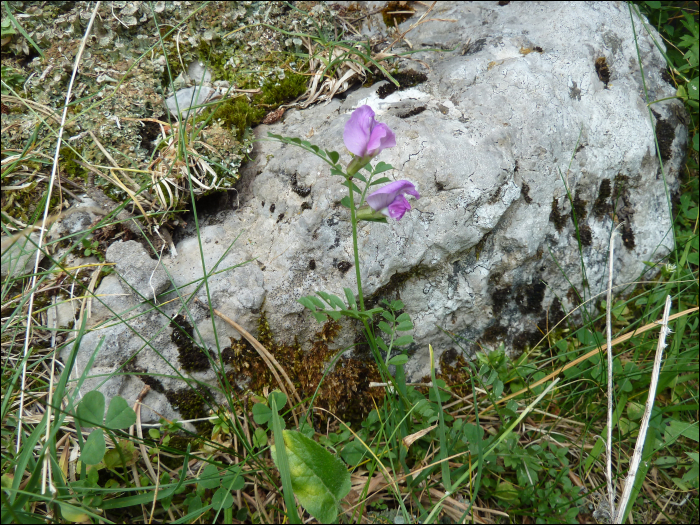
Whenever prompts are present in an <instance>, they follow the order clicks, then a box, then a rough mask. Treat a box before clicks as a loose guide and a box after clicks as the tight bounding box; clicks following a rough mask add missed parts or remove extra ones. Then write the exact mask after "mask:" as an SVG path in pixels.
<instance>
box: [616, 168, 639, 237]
mask: <svg viewBox="0 0 700 525" xmlns="http://www.w3.org/2000/svg"><path fill="white" fill-rule="evenodd" d="M628 183H629V178H628V177H627V176H626V175H621V174H618V175H617V177H615V186H614V188H613V195H614V201H615V215H616V216H617V217H616V218H617V220H618V221H620V222H622V244H623V245H624V246H625V248H627V249H628V250H633V249H634V247H635V242H634V231H633V230H632V217H633V216H634V208H633V207H632V203H631V201H630V196H629V189H628V188H627V185H628Z"/></svg>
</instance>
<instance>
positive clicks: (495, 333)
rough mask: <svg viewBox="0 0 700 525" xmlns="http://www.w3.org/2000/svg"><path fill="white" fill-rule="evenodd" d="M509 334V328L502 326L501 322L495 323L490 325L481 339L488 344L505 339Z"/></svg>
mask: <svg viewBox="0 0 700 525" xmlns="http://www.w3.org/2000/svg"><path fill="white" fill-rule="evenodd" d="M507 335H508V328H506V327H505V326H502V325H501V324H498V323H496V324H494V325H492V326H489V327H488V328H487V329H486V330H484V333H483V334H482V336H481V340H482V342H484V343H487V344H494V343H497V342H499V341H503V340H504V339H505V338H506V336H507Z"/></svg>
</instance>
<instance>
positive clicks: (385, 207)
mask: <svg viewBox="0 0 700 525" xmlns="http://www.w3.org/2000/svg"><path fill="white" fill-rule="evenodd" d="M404 193H408V194H409V195H413V196H414V197H415V198H416V199H420V194H419V193H418V191H417V190H416V187H415V186H414V185H413V183H411V182H409V181H407V180H397V181H396V182H392V183H391V184H387V185H386V186H384V187H383V188H380V189H378V190H377V191H375V192H373V193H371V194H370V195H368V196H367V204H369V206H370V208H372V209H373V210H375V211H378V212H380V213H382V214H384V215H386V216H388V217H391V218H392V219H396V220H397V221H399V220H401V217H403V215H404V213H406V212H407V211H408V210H410V209H411V205H410V204H409V203H408V200H407V199H406V197H405V196H404Z"/></svg>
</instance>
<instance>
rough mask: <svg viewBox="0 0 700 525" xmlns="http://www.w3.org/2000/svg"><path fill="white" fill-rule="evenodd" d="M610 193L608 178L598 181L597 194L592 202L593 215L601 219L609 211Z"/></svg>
mask: <svg viewBox="0 0 700 525" xmlns="http://www.w3.org/2000/svg"><path fill="white" fill-rule="evenodd" d="M611 194H612V190H611V184H610V179H605V180H602V181H600V187H599V188H598V196H597V197H596V199H595V203H594V204H593V216H594V217H595V218H596V219H602V218H603V217H604V216H606V215H608V214H609V213H610V195H611Z"/></svg>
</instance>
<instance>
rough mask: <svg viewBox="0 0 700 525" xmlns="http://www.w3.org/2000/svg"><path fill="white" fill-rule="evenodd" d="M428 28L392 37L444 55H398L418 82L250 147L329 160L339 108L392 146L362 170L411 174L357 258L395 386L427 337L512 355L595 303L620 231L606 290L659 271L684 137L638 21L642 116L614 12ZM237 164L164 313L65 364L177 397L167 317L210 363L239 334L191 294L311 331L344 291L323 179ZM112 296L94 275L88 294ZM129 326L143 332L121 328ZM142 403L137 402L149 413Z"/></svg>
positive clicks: (310, 162) (334, 194) (142, 286)
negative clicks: (396, 335) (408, 325)
mask: <svg viewBox="0 0 700 525" xmlns="http://www.w3.org/2000/svg"><path fill="white" fill-rule="evenodd" d="M420 14H421V13H420V12H419V13H417V14H416V16H414V17H413V18H411V19H409V20H407V21H405V22H403V23H402V24H401V25H400V29H401V30H405V29H407V28H408V27H409V26H410V24H412V23H413V22H415V21H416V20H417V17H418V16H420ZM431 15H432V16H433V17H435V18H442V19H455V20H456V21H455V22H428V23H425V24H422V25H420V26H419V27H418V28H416V29H415V30H414V31H412V32H411V33H410V34H409V35H408V36H407V38H408V39H409V40H410V41H411V43H412V45H413V47H414V48H421V47H431V48H440V49H443V51H441V52H423V53H418V54H415V55H412V57H413V58H418V59H420V60H421V61H423V62H425V63H426V64H427V65H428V66H430V69H425V70H424V71H422V73H424V74H425V75H426V79H425V81H424V82H422V83H418V84H417V85H414V86H412V87H410V88H402V89H399V90H395V91H393V92H391V91H392V90H391V89H390V88H386V87H385V86H387V85H388V83H385V82H382V83H377V84H375V85H373V86H371V87H368V88H359V89H357V90H356V91H354V92H352V93H350V94H349V95H347V97H346V98H345V99H344V100H339V99H334V100H333V101H331V102H330V103H329V104H327V105H318V106H315V107H312V108H310V109H307V110H304V111H296V110H289V111H288V112H287V114H286V116H285V119H284V121H280V122H278V123H276V124H274V125H270V126H260V127H258V128H257V130H256V134H257V136H258V137H259V138H265V137H266V133H267V132H268V131H272V132H274V133H276V134H281V135H286V136H292V137H300V138H303V139H306V140H310V141H311V142H313V143H314V144H316V145H318V146H319V147H321V148H325V149H329V150H338V151H339V153H340V154H341V159H342V161H343V162H345V163H347V162H348V161H349V160H350V156H349V154H348V152H347V151H345V149H344V147H343V139H342V137H343V127H344V125H345V122H346V121H347V120H348V118H349V116H350V113H351V112H352V111H353V109H355V108H356V107H358V106H360V105H362V104H369V105H370V106H372V108H373V109H374V110H375V112H376V113H377V119H378V120H379V121H381V122H385V123H387V124H388V125H389V127H390V128H391V129H392V130H393V131H394V132H395V134H396V137H397V146H396V147H395V148H392V149H390V150H385V151H384V152H382V153H381V155H380V156H379V157H378V158H377V159H376V161H384V162H387V163H390V164H392V165H393V166H394V167H395V168H396V169H395V170H394V171H390V172H387V173H386V175H387V176H389V177H390V178H391V179H393V180H398V179H408V180H410V181H412V182H413V183H415V184H416V185H417V186H418V190H419V192H420V194H421V196H422V198H421V199H420V200H418V201H412V205H413V207H414V209H413V210H412V211H411V212H409V213H407V214H406V216H404V218H403V219H402V220H401V221H400V222H395V221H391V220H390V222H389V224H380V223H363V224H361V226H360V227H359V232H358V234H359V250H360V258H361V261H362V268H361V271H362V279H363V287H364V292H365V297H366V301H367V302H369V303H376V302H378V301H379V300H380V299H382V298H390V299H394V298H397V297H398V298H401V300H402V301H403V302H404V303H405V305H406V310H405V311H406V312H408V313H409V314H410V315H411V318H412V319H413V322H414V325H415V330H414V332H413V336H414V338H415V341H416V342H415V344H414V345H413V347H412V348H411V349H410V353H411V355H412V359H411V360H410V361H409V363H408V364H407V372H408V374H409V376H410V377H411V378H414V379H420V378H421V377H423V376H424V375H425V374H426V373H427V372H428V370H429V363H428V350H427V347H428V344H429V343H430V344H432V345H433V347H434V348H435V349H436V351H437V352H438V354H439V353H441V352H444V351H446V350H449V349H452V348H454V349H456V350H458V351H466V353H467V354H468V355H471V354H472V353H473V351H474V350H476V349H479V345H480V346H481V348H486V349H489V348H495V347H497V346H498V345H499V344H501V343H502V344H504V345H505V347H506V349H507V350H508V351H509V352H511V353H518V352H519V351H521V350H522V349H523V348H525V347H527V346H528V345H533V344H535V343H537V342H538V341H539V339H540V337H541V334H542V332H543V331H544V330H546V329H547V328H548V327H551V326H552V325H554V324H555V323H556V322H557V321H559V320H560V319H561V318H562V317H563V315H564V314H565V313H567V312H570V311H572V310H574V309H575V308H576V306H578V304H579V301H580V300H581V298H583V299H586V300H588V299H591V298H593V297H595V296H596V294H599V293H601V292H602V291H603V290H604V287H605V283H606V260H607V254H608V239H609V237H610V232H611V231H612V229H613V228H614V227H615V225H617V224H618V223H619V222H621V221H623V220H624V221H625V225H624V226H623V229H622V233H621V234H620V235H618V236H616V237H615V243H616V251H615V253H616V256H615V271H616V275H615V284H616V285H619V284H623V283H629V282H631V281H634V280H635V279H636V278H638V277H639V276H640V275H642V274H643V273H644V272H646V271H649V270H648V267H647V266H646V265H645V261H651V262H659V261H662V260H663V258H664V257H665V256H666V255H667V254H668V253H669V251H670V250H671V249H672V248H673V246H672V242H673V238H672V237H671V236H669V235H667V232H668V231H669V229H670V228H671V218H670V204H669V203H668V201H667V198H666V193H665V190H664V183H666V185H667V187H668V188H669V189H670V191H671V192H675V191H677V188H678V171H679V169H680V167H681V166H682V163H683V155H684V151H685V146H686V141H687V129H686V126H685V124H684V122H683V120H684V119H683V118H682V117H683V115H682V113H683V109H682V106H681V105H680V102H678V101H677V100H663V99H666V98H668V97H673V96H674V93H675V90H674V88H673V87H672V86H671V85H669V84H667V83H666V82H664V80H663V79H662V76H661V74H662V71H663V69H664V68H665V62H664V59H663V57H662V55H661V53H660V52H659V51H658V50H657V49H656V47H655V45H654V43H653V41H652V39H651V38H650V37H649V35H648V34H646V33H645V32H644V31H643V30H641V29H640V26H637V35H638V38H639V56H640V57H641V60H642V65H643V69H644V73H645V75H646V76H647V78H646V87H647V90H648V97H649V101H651V100H663V102H658V103H655V104H654V105H653V110H654V112H655V113H654V120H655V121H654V122H650V119H649V115H648V111H647V106H646V103H647V100H646V99H645V93H644V89H643V86H642V78H641V74H640V68H639V63H638V61H637V49H636V48H635V41H634V36H633V32H632V27H631V25H630V24H631V21H630V18H629V13H628V10H627V7H626V5H625V4H623V3H613V2H605V3H534V2H533V3H531V2H524V3H510V4H508V5H506V6H498V5H497V3H496V2H473V3H466V2H441V3H438V4H437V6H436V9H435V10H434V11H433V12H432V13H431ZM377 16H378V15H377ZM635 23H638V20H635ZM376 27H383V26H381V22H379V24H374V28H375V29H374V30H375V31H376ZM655 37H656V40H657V42H660V41H661V40H660V39H659V38H658V36H656V35H655ZM601 57H604V58H605V63H606V66H607V74H606V75H603V76H602V77H601V74H600V71H597V70H596V60H598V59H600V58H601ZM412 64H418V63H417V62H412ZM413 67H420V66H417V65H416V66H413ZM598 69H599V70H600V67H599V68H598ZM418 72H419V73H420V72H421V71H418ZM654 129H656V137H657V138H658V142H659V144H660V146H661V151H660V154H661V158H662V160H663V170H662V169H661V166H660V165H659V158H658V155H657V152H656V141H655V135H654ZM252 156H253V157H254V159H255V160H254V161H253V162H251V163H249V164H248V165H247V167H246V169H245V170H244V174H243V176H242V178H241V181H240V183H239V184H238V187H237V189H238V191H239V195H238V199H237V200H236V207H235V209H230V210H228V211H227V210H223V211H221V212H219V213H218V214H217V215H215V216H214V215H212V216H210V217H209V218H206V217H200V227H201V232H200V233H201V238H202V241H201V247H202V252H201V253H200V243H199V242H198V241H197V239H196V238H195V237H193V236H192V230H191V228H192V221H190V225H189V227H190V230H186V231H184V233H181V234H180V237H176V239H177V238H179V239H180V241H179V243H178V244H177V250H178V253H179V256H178V257H177V258H176V259H174V260H169V259H166V260H164V261H163V264H164V265H165V267H166V268H167V269H168V272H169V274H170V275H171V276H172V280H173V285H174V286H175V287H176V289H177V290H178V291H177V293H173V294H171V298H172V299H176V300H175V301H174V302H173V303H169V304H168V305H166V306H164V307H163V308H162V309H161V311H162V314H161V313H155V312H151V313H149V314H143V315H142V316H137V319H136V321H134V323H132V324H134V325H136V326H135V327H134V328H123V327H122V328H118V329H117V328H111V329H102V330H97V331H95V332H92V333H91V334H89V338H88V337H86V338H85V340H84V341H83V345H82V346H81V349H80V352H81V354H83V355H89V354H90V352H92V351H93V350H94V348H95V346H96V344H97V342H98V341H99V338H100V337H101V336H102V335H106V336H107V338H106V339H105V344H104V345H103V347H102V349H101V351H100V352H101V354H102V355H103V357H101V359H102V361H101V363H108V362H110V360H111V362H118V360H117V359H116V358H114V357H110V356H112V355H113V354H112V352H116V351H118V353H117V354H114V355H119V356H120V357H122V358H123V357H124V356H126V355H130V356H132V357H133V362H134V363H136V365H135V366H137V367H139V368H138V369H147V370H148V372H149V373H150V374H165V375H168V376H170V377H169V378H168V379H167V381H170V383H169V384H171V385H177V384H178V383H177V382H178V381H181V377H180V376H179V375H178V374H179V372H178V374H174V373H173V369H177V367H178V364H177V361H176V359H177V357H176V356H175V353H174V352H175V350H174V346H173V345H172V343H171V342H170V340H169V339H167V337H166V334H165V332H167V331H168V330H169V328H167V326H166V325H167V322H168V319H167V317H173V316H174V315H175V314H176V313H178V312H180V311H184V310H185V309H187V311H188V312H189V314H188V315H189V317H188V318H189V319H190V322H192V323H193V326H194V328H195V333H196V334H197V335H196V340H197V342H199V343H201V344H203V345H207V346H208V347H209V348H210V349H213V351H214V352H217V351H218V350H217V348H216V341H217V340H218V342H219V346H218V348H219V349H221V348H222V347H223V346H226V345H227V344H228V337H235V338H238V337H239V336H238V334H237V333H236V332H235V331H234V330H233V329H231V328H230V327H228V326H227V325H226V324H225V323H223V322H220V320H219V319H216V320H215V321H212V318H209V317H208V312H207V311H206V309H204V308H202V307H199V306H192V305H191V303H186V301H187V299H188V298H189V297H190V296H191V295H192V294H194V295H196V296H197V297H198V298H199V300H200V301H202V302H204V303H206V302H207V301H209V300H210V301H211V306H212V307H214V308H216V309H218V310H220V311H221V312H223V313H224V314H225V315H227V316H228V317H230V318H232V319H234V320H236V321H237V322H239V323H240V324H242V325H243V326H244V327H245V328H246V329H247V330H248V331H250V332H252V333H254V334H255V332H256V320H257V319H258V316H259V314H260V311H261V310H264V311H265V312H266V314H267V316H268V319H269V322H270V326H271V327H272V330H273V331H274V332H275V334H276V336H277V337H278V338H280V339H284V340H288V341H289V340H292V339H293V338H294V337H295V336H297V337H298V340H299V341H300V342H302V343H305V342H306V341H307V340H308V339H309V337H310V335H311V334H312V333H313V331H315V330H316V329H317V328H318V325H317V324H316V322H315V321H314V320H313V319H312V318H311V316H310V315H309V313H308V312H307V311H305V310H304V308H303V307H302V306H301V304H299V303H298V302H297V299H298V298H299V297H301V296H303V295H309V294H313V293H314V292H315V291H317V290H323V291H327V292H330V293H334V294H336V295H339V296H341V297H343V291H342V290H343V287H348V288H351V289H356V283H355V270H354V268H353V267H352V265H353V264H354V261H353V256H352V253H353V250H352V237H351V231H350V222H349V215H348V212H347V210H345V209H344V208H343V207H341V206H340V201H341V199H342V198H343V197H344V196H345V195H346V194H347V193H346V188H345V187H344V186H342V185H341V184H340V183H341V182H342V180H341V179H340V178H338V177H333V176H331V175H330V174H329V169H328V165H327V164H325V163H323V162H322V161H321V160H319V159H318V158H316V157H314V156H312V155H310V154H308V153H306V152H305V151H303V150H301V149H299V148H293V147H291V146H285V145H282V144H279V143H277V142H268V141H264V142H260V143H258V144H257V145H256V148H255V150H254V152H253V153H252ZM664 177H665V181H664ZM574 215H575V216H576V221H577V224H578V228H576V226H575V225H574V221H573V216H574ZM577 229H578V232H579V233H578V235H577V233H576V232H577ZM125 244H126V243H125ZM132 244H133V243H132ZM115 246H116V248H115ZM115 246H113V247H112V248H110V251H109V252H108V258H109V259H110V260H114V261H116V262H117V272H118V273H119V274H121V275H122V278H125V279H126V281H127V282H130V283H131V284H132V286H135V287H136V288H137V289H138V290H139V291H140V292H141V293H142V294H143V295H144V296H145V297H147V298H149V299H150V298H151V297H152V292H151V291H150V287H148V286H147V279H146V278H147V277H148V276H149V275H150V272H151V271H152V270H153V267H154V266H155V261H152V260H150V259H149V260H148V261H147V260H146V258H147V256H145V254H144V255H143V256H140V257H138V258H135V259H134V260H138V261H140V264H142V265H143V266H141V267H139V268H140V269H139V270H138V272H137V273H138V277H125V276H124V273H126V274H127V275H128V274H129V272H131V271H132V268H131V266H132V265H131V264H128V265H127V264H125V263H124V262H123V259H122V256H121V253H122V250H124V248H125V246H123V247H121V248H120V247H119V246H120V245H119V244H117V245H115ZM229 248H230V249H229ZM120 261H122V262H120ZM582 262H583V266H584V267H585V275H583V274H582V269H581V268H582ZM146 263H147V264H146ZM203 265H204V268H203V267H202V266H203ZM221 270H224V271H221ZM215 271H216V272H220V273H215ZM203 272H206V273H207V275H209V278H208V283H207V287H204V286H202V285H203V283H202V280H201V279H202V275H203ZM136 282H137V283H138V284H137V285H134V284H133V283H136ZM159 282H162V281H159ZM116 284H118V283H117V282H116V281H115V280H114V279H112V280H110V281H108V280H107V279H105V281H103V284H102V285H101V286H100V288H99V289H98V291H97V293H98V294H101V293H103V290H107V289H111V290H114V286H115V285H116ZM163 286H165V284H163ZM110 287H111V288H110ZM616 290H624V288H620V289H616ZM156 291H158V290H156ZM579 296H580V297H579ZM596 301H597V299H596V300H595V301H594V303H595V302H596ZM124 307H125V308H126V305H124ZM133 307H134V305H133V304H132V305H131V306H129V308H133ZM355 328H356V327H353V326H351V325H350V324H346V326H345V331H344V332H343V336H342V337H341V338H340V339H339V340H338V341H336V344H337V346H338V347H343V346H344V344H351V343H352V342H353V341H354V338H355V332H354V331H353V330H354V329H355ZM107 330H121V332H119V333H118V334H116V333H114V332H109V331H107ZM132 332H138V333H139V335H140V337H141V338H142V339H137V338H134V337H131V339H128V338H127V335H124V334H127V333H128V334H131V333H132ZM453 337H454V338H458V339H459V344H457V343H455V342H454V340H453ZM144 341H145V342H144ZM477 343H478V345H477ZM115 345H116V346H115ZM127 347H128V348H127ZM81 359H83V358H81ZM81 362H86V361H85V359H83V361H81ZM103 366H106V365H103ZM192 377H196V378H197V379H200V380H206V379H207V378H212V377H213V373H212V372H211V371H207V372H201V373H197V374H194V375H193V376H192ZM111 381H114V382H118V381H121V379H119V378H118V377H115V378H113V379H112V380H111ZM129 381H135V379H134V378H129ZM126 384H127V383H124V384H121V386H120V385H117V384H116V383H115V385H113V386H110V388H113V389H114V391H120V392H122V395H125V394H124V392H127V393H128V392H131V391H132V390H133V395H132V393H129V394H128V395H127V396H126V397H127V399H128V400H129V402H132V401H133V399H134V398H135V396H136V395H137V391H138V389H133V388H126V386H125V385H126ZM180 384H183V385H184V383H182V382H181V383H180ZM173 388H175V386H173ZM158 396H160V397H158ZM156 397H158V399H159V400H161V401H163V399H165V398H164V397H163V395H162V394H157V395H156ZM154 401H155V400H151V399H150V398H149V400H148V404H150V405H151V406H153V407H154V408H155V409H156V410H160V409H161V408H163V407H162V406H161V405H159V404H157V403H155V404H154ZM163 402H165V401H163ZM162 413H168V412H167V410H163V412H162Z"/></svg>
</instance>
